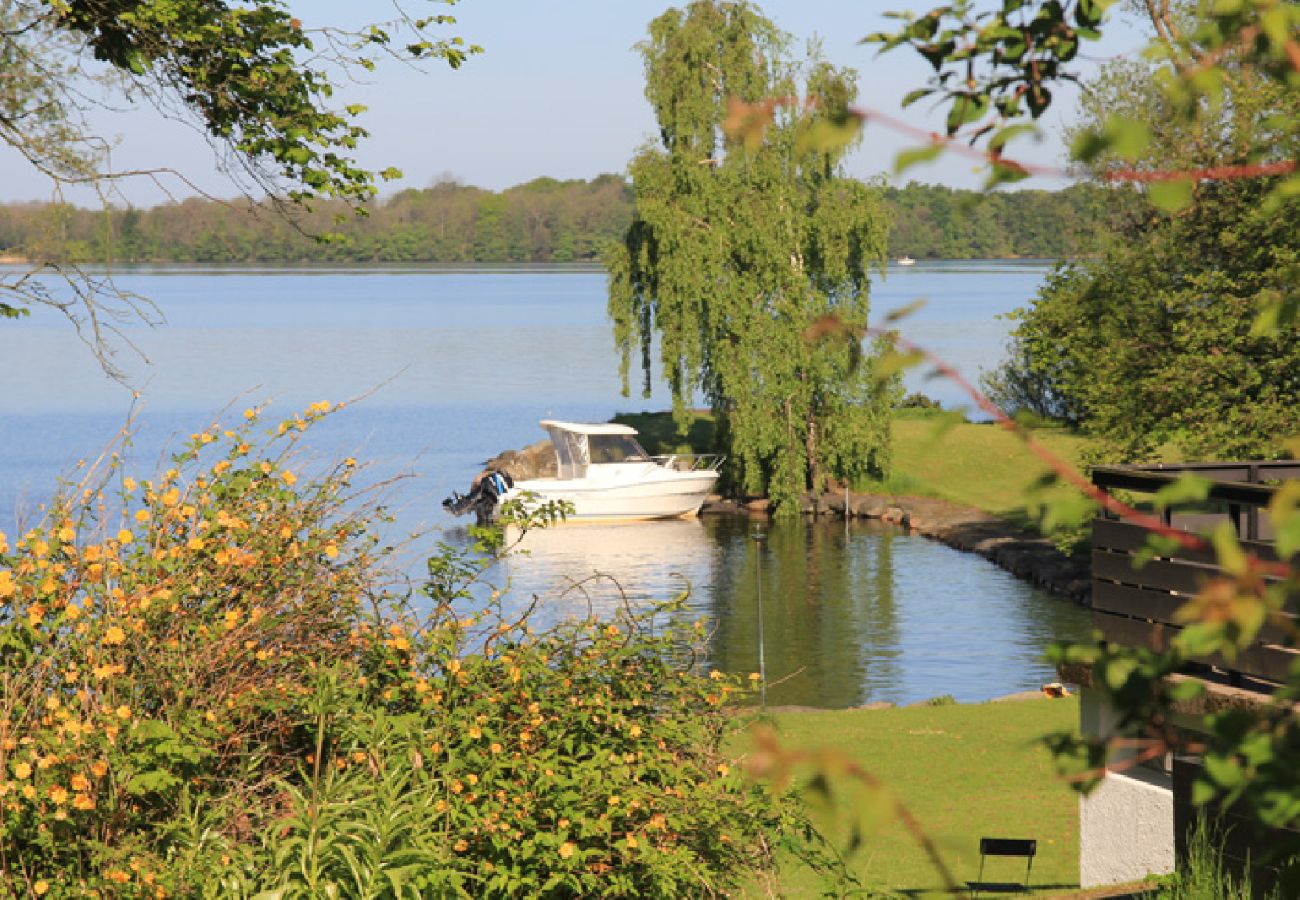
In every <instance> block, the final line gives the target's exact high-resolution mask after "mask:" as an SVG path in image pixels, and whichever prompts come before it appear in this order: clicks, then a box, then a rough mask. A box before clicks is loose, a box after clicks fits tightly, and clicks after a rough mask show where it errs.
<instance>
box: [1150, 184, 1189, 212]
mask: <svg viewBox="0 0 1300 900" xmlns="http://www.w3.org/2000/svg"><path fill="white" fill-rule="evenodd" d="M1193 187H1194V184H1193V182H1192V180H1191V179H1190V178H1178V179H1175V180H1173V181H1153V182H1151V184H1150V185H1148V187H1147V198H1148V199H1150V201H1151V203H1152V205H1153V206H1155V207H1156V208H1157V209H1162V210H1164V211H1165V212H1178V211H1180V210H1183V209H1186V208H1187V207H1188V206H1190V205H1191V203H1192V191H1193Z"/></svg>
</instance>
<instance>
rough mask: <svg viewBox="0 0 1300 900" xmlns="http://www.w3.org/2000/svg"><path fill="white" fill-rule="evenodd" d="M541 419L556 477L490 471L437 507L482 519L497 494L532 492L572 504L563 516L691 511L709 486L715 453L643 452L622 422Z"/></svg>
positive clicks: (499, 498)
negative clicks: (466, 492) (512, 478)
mask: <svg viewBox="0 0 1300 900" xmlns="http://www.w3.org/2000/svg"><path fill="white" fill-rule="evenodd" d="M540 424H541V426H542V428H544V429H545V430H546V433H547V434H549V435H550V436H551V445H552V447H554V448H555V457H556V464H557V465H556V477H555V478H529V479H526V480H523V481H516V482H513V483H509V482H508V479H507V480H506V481H504V482H503V481H502V480H501V479H500V478H496V477H495V476H497V475H499V474H500V473H489V474H488V475H487V476H486V477H485V478H481V479H480V480H479V482H478V483H477V484H476V486H475V489H474V491H476V492H478V495H477V496H476V494H475V493H471V495H470V496H467V497H460V496H459V495H453V497H449V498H447V500H446V501H444V503H443V506H444V508H446V509H447V510H448V511H449V512H452V513H455V514H460V513H461V512H468V511H469V510H470V509H475V511H476V512H478V515H479V518H480V520H482V519H483V518H485V513H486V514H488V515H491V514H492V513H493V512H494V511H495V506H496V504H497V502H504V501H507V500H518V499H524V498H525V496H526V495H530V494H531V495H533V496H534V497H536V498H537V501H538V502H541V503H547V502H551V501H562V502H566V503H569V504H571V506H572V511H571V512H570V513H569V515H568V517H567V518H568V520H569V521H573V520H575V519H581V520H617V519H673V518H678V517H681V516H693V515H695V514H696V513H697V512H699V509H700V506H701V505H703V503H704V500H705V498H706V497H708V496H709V492H710V491H712V490H713V485H714V484H715V483H716V482H717V480H718V474H719V473H718V468H719V466H720V465H721V464H722V461H723V459H722V457H720V456H714V455H699V456H697V455H695V454H690V453H677V454H672V455H668V456H650V455H649V454H648V453H646V452H645V449H644V448H642V446H641V444H640V443H639V442H638V441H637V439H636V433H637V432H636V429H635V428H632V427H630V426H628V425H617V424H613V423H603V424H586V423H580V422H559V421H555V420H552V419H543V420H542V421H541V423H540ZM484 486H485V487H484ZM489 495H490V496H489ZM483 501H486V503H487V505H488V508H487V509H484V508H482V506H483Z"/></svg>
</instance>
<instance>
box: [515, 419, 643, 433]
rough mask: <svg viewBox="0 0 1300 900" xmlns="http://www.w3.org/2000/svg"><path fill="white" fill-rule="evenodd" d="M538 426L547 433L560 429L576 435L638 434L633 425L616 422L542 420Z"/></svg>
mask: <svg viewBox="0 0 1300 900" xmlns="http://www.w3.org/2000/svg"><path fill="white" fill-rule="evenodd" d="M538 424H539V425H541V426H542V427H543V428H545V429H546V430H547V431H551V430H552V429H558V430H559V431H572V432H573V433H574V434H632V435H635V434H636V429H635V428H633V427H632V426H631V425H619V424H617V423H616V422H602V423H600V424H594V425H593V424H589V423H587V422H560V421H557V420H556V419H542V421H541V422H539V423H538Z"/></svg>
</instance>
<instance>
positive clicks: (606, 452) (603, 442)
mask: <svg viewBox="0 0 1300 900" xmlns="http://www.w3.org/2000/svg"><path fill="white" fill-rule="evenodd" d="M588 441H589V442H590V444H591V461H592V462H593V463H624V462H649V461H650V457H649V456H647V455H646V452H645V451H644V450H642V449H641V445H640V444H638V443H637V441H636V438H634V437H632V436H631V435H630V434H593V435H589V436H588Z"/></svg>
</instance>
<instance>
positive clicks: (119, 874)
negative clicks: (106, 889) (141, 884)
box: [104, 869, 131, 884]
mask: <svg viewBox="0 0 1300 900" xmlns="http://www.w3.org/2000/svg"><path fill="white" fill-rule="evenodd" d="M104 877H105V878H107V879H108V880H109V881H115V882H117V883H118V884H126V883H127V882H128V881H130V880H131V876H130V875H129V874H128V873H126V872H123V871H122V870H121V869H110V870H109V871H107V872H105V873H104Z"/></svg>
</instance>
